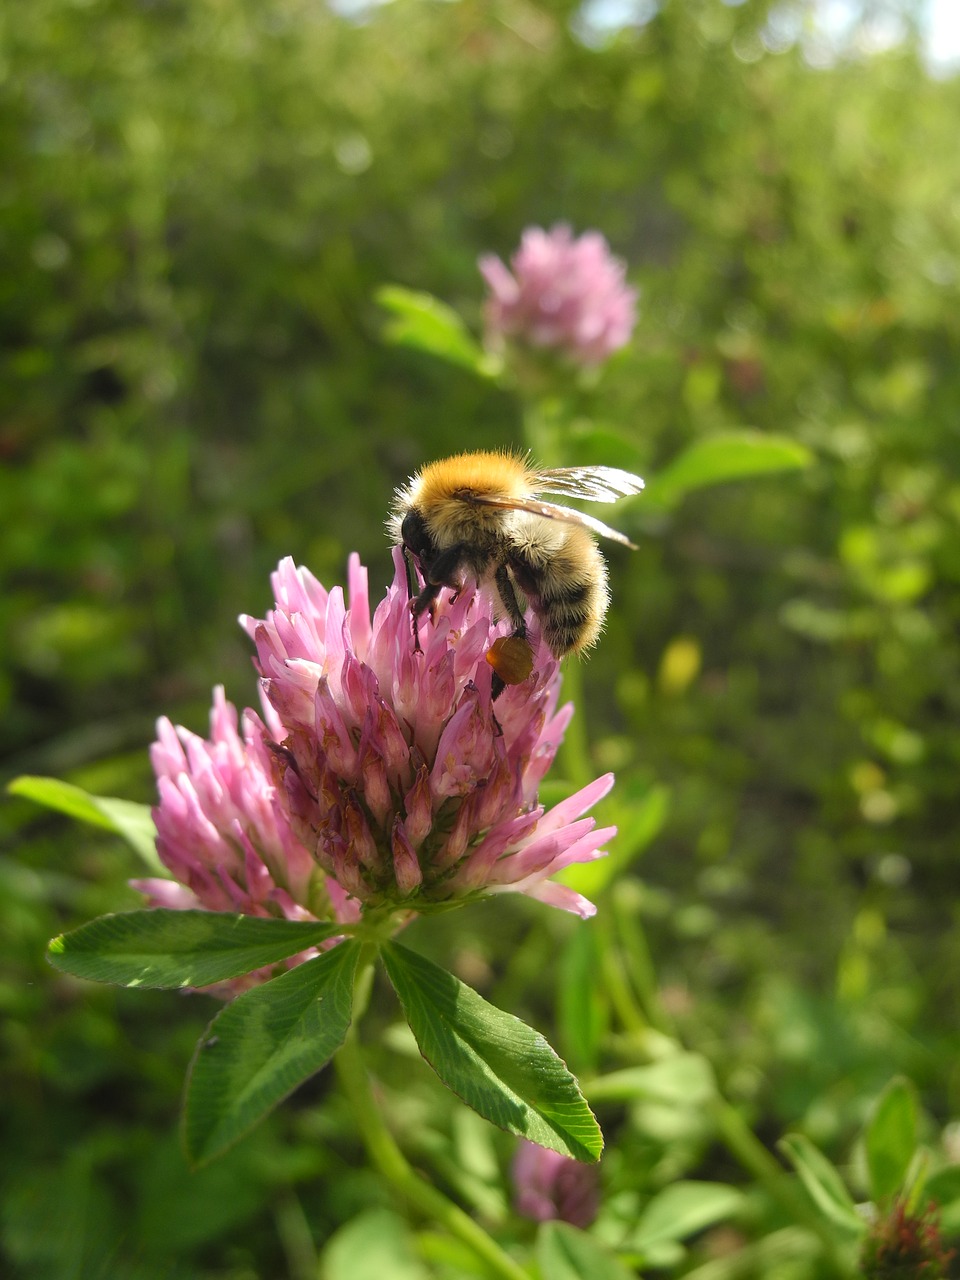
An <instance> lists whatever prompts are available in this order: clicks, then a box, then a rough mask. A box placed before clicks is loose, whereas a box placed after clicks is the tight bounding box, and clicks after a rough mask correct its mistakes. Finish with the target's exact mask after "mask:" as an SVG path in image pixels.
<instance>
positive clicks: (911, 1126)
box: [864, 1077, 917, 1201]
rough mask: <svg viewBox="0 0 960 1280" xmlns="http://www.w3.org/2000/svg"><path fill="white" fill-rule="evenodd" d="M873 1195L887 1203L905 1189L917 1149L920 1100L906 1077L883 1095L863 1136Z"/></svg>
mask: <svg viewBox="0 0 960 1280" xmlns="http://www.w3.org/2000/svg"><path fill="white" fill-rule="evenodd" d="M864 1146H865V1148H866V1153H867V1168H868V1170H869V1172H870V1194H871V1196H872V1198H873V1199H874V1200H878V1201H879V1200H884V1199H886V1198H887V1197H889V1196H893V1195H896V1193H897V1192H898V1191H899V1190H900V1189H901V1187H902V1186H903V1181H904V1178H905V1177H906V1174H907V1170H908V1169H909V1167H910V1162H911V1160H912V1159H913V1156H914V1152H915V1151H916V1146H917V1100H916V1096H915V1095H914V1091H913V1087H912V1085H911V1084H910V1082H909V1081H908V1080H905V1079H903V1077H898V1078H897V1079H894V1080H891V1081H890V1083H889V1084H888V1085H887V1087H886V1089H884V1091H883V1093H882V1094H881V1095H880V1097H879V1099H878V1101H877V1105H876V1108H875V1110H874V1112H873V1115H872V1117H871V1118H870V1121H869V1123H868V1125H867V1129H866V1133H865V1134H864Z"/></svg>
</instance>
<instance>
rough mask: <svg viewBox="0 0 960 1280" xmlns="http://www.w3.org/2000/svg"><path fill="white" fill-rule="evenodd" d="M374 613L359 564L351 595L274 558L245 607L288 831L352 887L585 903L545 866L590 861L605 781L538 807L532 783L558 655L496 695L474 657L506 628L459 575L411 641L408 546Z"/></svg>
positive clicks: (407, 903) (588, 911)
mask: <svg viewBox="0 0 960 1280" xmlns="http://www.w3.org/2000/svg"><path fill="white" fill-rule="evenodd" d="M394 562H395V570H396V571H395V575H394V581H393V583H392V585H391V586H390V588H389V589H388V591H387V594H386V597H385V598H384V599H383V600H382V601H381V602H380V604H379V605H378V606H377V609H376V611H375V613H374V615H373V618H372V620H371V617H370V608H369V603H368V596H367V575H366V570H365V569H363V568H362V567H361V565H360V562H359V560H358V558H357V557H356V556H352V557H351V559H350V566H349V575H348V577H349V597H348V599H349V604H347V603H346V602H345V601H344V597H343V592H342V591H341V590H340V589H339V588H334V589H333V590H332V591H330V592H329V593H328V592H327V591H325V590H324V588H323V587H322V586H321V585H320V583H319V582H317V580H316V579H315V578H314V577H313V575H312V574H311V573H309V571H308V570H306V569H298V568H297V567H296V565H295V564H294V563H293V561H292V560H289V559H288V560H284V561H283V562H282V563H281V564H280V566H279V568H278V570H277V572H276V573H275V574H274V576H273V587H274V592H275V595H276V600H277V603H276V607H275V609H273V610H272V611H271V612H270V613H268V615H267V617H266V618H265V619H264V620H263V621H258V620H256V619H253V618H244V619H241V621H242V623H243V625H244V626H245V627H246V629H247V631H248V632H249V634H250V636H251V637H252V639H253V641H254V643H255V644H256V647H257V666H258V667H259V670H260V672H261V675H262V677H263V680H262V685H263V691H264V695H265V698H266V700H267V702H268V703H269V705H270V706H271V707H272V708H273V711H274V713H275V715H276V717H277V719H278V721H279V722H280V724H281V725H282V726H283V732H284V734H285V736H284V737H283V739H282V742H281V750H280V751H279V752H275V753H274V759H275V760H276V762H277V769H278V794H277V803H278V805H279V806H280V807H281V808H282V809H283V811H284V813H285V814H286V815H287V816H288V817H289V820H290V825H291V827H292V830H293V832H294V834H295V835H296V837H297V838H298V839H299V840H300V841H301V842H302V845H303V847H304V848H305V849H307V850H309V852H310V855H311V857H312V858H314V859H315V860H316V862H317V864H318V865H319V866H320V867H321V868H322V869H323V871H324V872H326V874H327V875H328V876H330V877H332V878H333V879H334V880H335V881H336V882H337V883H338V884H339V885H340V886H341V887H342V888H343V889H344V890H345V891H346V892H347V893H348V894H349V895H351V897H352V898H355V899H357V900H359V901H360V902H362V903H364V904H366V905H368V906H374V907H393V908H401V907H405V908H409V909H412V910H420V911H422V910H429V909H430V908H431V907H433V906H437V905H439V904H445V903H449V902H451V901H453V900H454V899H457V898H465V897H474V896H478V895H485V894H491V893H504V892H515V893H526V894H528V895H530V896H531V897H534V898H539V899H540V900H541V901H544V902H548V903H550V904H552V905H554V906H558V907H562V908H564V909H565V910H567V911H574V912H577V913H578V914H580V915H582V916H588V915H592V914H593V912H594V908H593V906H592V904H591V903H589V902H587V901H586V900H585V899H584V898H582V897H581V896H580V895H579V894H578V893H575V892H574V891H573V890H572V889H570V888H567V887H566V886H564V885H559V884H556V883H554V882H553V881H552V880H551V879H550V877H551V876H552V875H554V874H555V873H556V872H558V871H560V870H561V869H562V868H563V867H566V866H568V865H570V864H571V863H574V862H586V861H590V860H592V859H594V858H596V857H599V856H601V852H602V851H601V846H602V845H603V843H604V841H605V840H606V839H608V838H609V837H610V836H611V835H612V834H613V833H614V828H610V827H608V828H603V829H599V830H598V829H596V828H595V823H594V820H593V819H592V818H584V817H583V816H582V815H583V814H584V813H585V812H586V810H587V809H589V808H590V807H591V806H592V805H593V804H595V803H596V801H597V800H599V799H600V798H601V796H603V795H605V794H606V793H607V791H609V789H610V787H611V785H612V783H613V778H612V776H611V775H609V774H608V775H606V776H604V777H602V778H598V779H597V780H596V781H595V782H593V783H591V784H590V785H589V786H587V787H584V788H583V789H582V790H580V791H578V792H577V793H576V794H575V795H573V796H571V797H570V798H569V799H567V800H564V801H563V802H561V803H560V804H558V805H556V806H555V807H554V808H553V809H551V810H549V811H548V812H544V810H543V808H542V807H541V806H540V805H539V804H538V801H537V788H538V786H539V783H540V780H541V778H542V777H543V775H544V774H545V773H546V771H547V769H548V768H549V766H550V764H551V762H552V760H553V757H554V755H555V754H556V751H557V747H558V746H559V744H560V741H561V738H562V737H563V731H564V728H565V727H566V724H567V722H568V721H569V719H570V716H571V715H572V712H573V708H572V707H571V706H566V707H564V708H562V709H561V710H559V711H558V710H557V697H558V694H559V685H560V679H559V674H558V670H557V664H556V662H555V661H554V659H553V658H552V657H551V656H550V653H549V651H548V650H547V648H546V646H545V645H543V644H542V643H541V644H539V646H538V648H537V652H536V655H535V662H534V671H533V674H532V675H531V676H530V677H529V679H527V680H526V681H524V682H523V683H522V684H520V685H512V686H509V687H508V688H507V689H506V690H505V691H504V692H503V694H502V696H501V697H499V698H498V699H497V702H496V709H495V710H494V705H493V700H492V696H491V678H492V669H491V667H490V665H489V664H488V662H487V661H486V654H487V652H488V651H489V649H490V647H491V645H492V644H493V642H494V640H495V639H497V637H498V636H499V635H501V634H503V630H504V628H503V626H500V625H498V624H495V623H494V622H493V621H492V612H493V600H492V597H491V595H490V594H489V593H488V592H487V591H481V590H479V589H477V588H475V587H472V586H467V587H465V588H464V589H463V590H462V591H461V592H460V593H459V595H457V597H456V598H455V599H454V598H450V597H449V596H447V595H444V596H443V597H441V599H440V600H439V601H438V602H437V607H436V609H435V611H434V616H433V618H431V619H425V620H424V621H422V622H421V624H420V628H421V635H420V643H421V646H422V649H423V652H422V653H417V652H415V647H414V643H413V637H412V632H411V618H410V607H409V599H408V591H407V582H406V573H405V568H404V563H403V556H402V553H401V551H400V550H399V548H397V549H396V550H395V552H394Z"/></svg>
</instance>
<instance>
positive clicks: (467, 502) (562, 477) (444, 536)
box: [388, 452, 643, 692]
mask: <svg viewBox="0 0 960 1280" xmlns="http://www.w3.org/2000/svg"><path fill="white" fill-rule="evenodd" d="M642 488H643V481H642V480H641V479H640V477H639V476H635V475H632V474H631V473H630V472H629V471H621V470H619V469H618V468H616V467H559V468H553V469H545V470H542V469H540V468H537V467H534V466H532V465H531V463H530V461H529V459H527V458H523V457H520V456H518V455H516V454H513V453H493V452H489V453H488V452H481V453H460V454H457V455H456V456H455V457H453V458H446V459H444V460H443V461H441V462H433V463H430V464H429V465H428V466H426V467H424V468H423V469H422V470H421V471H418V472H417V474H416V475H415V476H413V477H412V478H411V479H410V480H409V481H408V482H407V484H406V485H404V486H403V487H402V488H400V489H398V490H397V491H396V493H395V495H394V502H393V511H392V514H391V517H390V519H389V521H388V529H389V532H390V536H391V537H392V539H393V540H394V541H395V542H396V543H397V544H398V545H400V546H402V547H403V549H404V553H405V554H407V555H408V556H409V555H412V556H413V557H414V559H415V560H416V562H417V565H418V566H419V569H420V573H421V575H422V577H423V587H422V589H421V590H420V592H419V594H418V595H416V596H415V598H414V599H413V600H412V604H411V610H412V613H413V632H414V642H415V645H416V647H417V648H418V649H419V640H418V638H417V624H418V622H419V619H420V618H421V617H422V616H423V614H424V613H425V612H426V611H427V610H428V609H429V608H430V606H431V605H432V604H433V602H434V600H436V598H437V596H438V595H439V594H440V592H441V590H442V589H443V588H444V587H449V588H450V589H451V590H452V591H459V590H461V588H462V587H463V585H464V583H465V582H466V581H467V580H468V579H472V580H473V581H475V582H478V583H492V585H493V586H494V588H495V590H496V593H497V596H498V597H499V600H500V603H501V605H502V607H503V611H504V613H505V614H506V615H507V617H508V618H509V619H510V621H511V623H512V624H513V635H512V637H511V639H512V640H514V641H519V640H525V639H526V635H527V623H526V617H525V611H524V605H523V603H521V601H524V602H525V603H526V604H529V606H530V608H531V609H532V610H533V613H534V615H535V616H536V618H537V620H538V622H539V624H540V628H541V630H542V633H543V638H544V640H545V641H546V644H547V647H548V648H549V649H550V652H551V653H552V654H553V655H554V657H555V658H562V657H563V656H564V655H565V654H568V653H580V652H582V651H583V650H584V649H589V648H590V646H591V645H593V644H595V643H596V641H597V638H598V637H599V635H600V631H601V629H602V627H603V620H604V617H605V616H606V612H607V606H608V604H609V602H610V593H609V591H608V588H607V566H606V562H605V561H604V559H603V556H602V555H601V554H600V550H599V548H598V546H597V544H596V542H595V541H594V538H593V535H594V534H601V535H602V536H603V537H606V538H612V539H613V540H614V541H615V542H621V543H623V544H624V545H625V546H628V547H633V545H634V544H633V543H632V542H631V541H630V540H629V538H626V537H625V536H624V535H623V534H622V533H618V532H617V530H616V529H611V528H609V526H608V525H605V524H603V523H602V522H601V521H599V520H596V519H594V518H593V516H588V515H584V514H583V512H580V511H574V510H572V509H571V508H570V507H564V506H560V505H559V504H557V503H554V502H545V501H544V500H543V499H542V498H541V496H540V495H541V494H551V495H554V494H555V495H559V496H562V497H567V498H582V499H585V500H587V501H590V502H616V501H617V499H618V498H622V497H626V496H629V495H630V494H635V493H639V492H640V491H641V489H642ZM411 595H413V591H412V590H411ZM495 650H496V646H495V647H494V648H493V649H491V651H490V654H488V655H487V656H488V660H489V661H490V663H491V665H492V666H493V667H494V671H495V681H497V680H499V687H498V688H497V690H496V692H500V691H501V690H502V686H503V684H504V683H508V684H513V683H519V682H520V680H521V679H525V678H526V677H525V675H523V676H518V675H517V674H514V672H517V671H519V670H521V669H522V668H523V666H524V665H525V664H524V663H523V662H520V663H519V664H517V663H516V662H515V661H514V658H515V657H516V655H517V650H518V646H517V645H516V644H514V645H512V646H507V652H508V653H509V654H510V660H509V662H504V663H503V666H504V672H506V674H505V675H504V674H503V673H501V671H500V669H499V668H500V666H501V658H500V657H499V656H498V655H499V654H500V653H502V652H503V649H502V648H501V650H496V652H495ZM491 655H493V656H491ZM527 674H529V667H527Z"/></svg>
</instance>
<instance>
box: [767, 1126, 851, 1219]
mask: <svg viewBox="0 0 960 1280" xmlns="http://www.w3.org/2000/svg"><path fill="white" fill-rule="evenodd" d="M777 1145H778V1146H779V1148H780V1150H781V1151H782V1152H783V1153H784V1155H785V1156H786V1157H787V1159H788V1160H789V1161H790V1163H791V1164H792V1165H793V1167H794V1168H795V1169H796V1171H797V1173H798V1174H799V1175H800V1181H801V1182H802V1183H803V1185H804V1186H805V1187H806V1189H807V1192H808V1194H809V1196H810V1199H811V1200H812V1201H813V1202H814V1204H815V1205H816V1206H817V1208H818V1209H819V1210H820V1212H821V1213H822V1214H823V1216H824V1217H825V1218H828V1219H829V1220H830V1221H831V1222H832V1223H834V1225H835V1226H838V1227H842V1228H843V1229H844V1231H847V1232H850V1233H851V1234H855V1235H862V1234H863V1232H864V1231H865V1229H866V1225H867V1224H866V1222H865V1221H864V1219H863V1218H862V1217H861V1216H860V1214H859V1213H857V1209H856V1205H855V1204H854V1202H853V1198H852V1197H851V1195H850V1192H849V1191H848V1190H847V1188H846V1186H845V1185H844V1181H843V1179H842V1178H841V1177H840V1174H839V1173H838V1172H837V1170H836V1169H835V1168H834V1166H833V1165H832V1164H831V1163H830V1161H829V1160H828V1159H827V1157H826V1156H825V1155H824V1154H823V1152H822V1151H820V1150H818V1148H817V1147H815V1146H814V1145H813V1143H812V1142H811V1141H810V1139H809V1138H806V1137H804V1135H803V1134H802V1133H791V1134H788V1135H787V1136H786V1137H785V1138H781V1139H780V1141H779V1143H778V1144H777Z"/></svg>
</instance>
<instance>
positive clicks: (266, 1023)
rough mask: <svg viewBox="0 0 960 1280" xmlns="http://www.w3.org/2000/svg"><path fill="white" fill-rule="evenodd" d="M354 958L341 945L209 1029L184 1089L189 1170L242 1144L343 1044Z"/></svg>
mask: <svg viewBox="0 0 960 1280" xmlns="http://www.w3.org/2000/svg"><path fill="white" fill-rule="evenodd" d="M359 955H360V943H359V942H356V941H350V942H341V943H340V944H339V945H338V946H335V947H333V948H332V949H331V950H330V951H325V952H324V953H323V954H322V955H320V956H317V957H316V958H315V959H313V960H307V961H305V962H304V963H303V964H301V965H298V966H297V968H295V969H291V970H290V971H289V973H285V974H282V975H281V976H280V977H279V978H274V979H273V981H272V982H266V983H264V984H263V985H262V986H259V987H254V988H253V989H252V990H251V991H247V992H245V993H244V994H243V995H242V996H238V997H237V998H236V1000H234V1001H233V1002H232V1003H231V1004H228V1005H227V1007H226V1008H225V1009H224V1010H223V1011H222V1012H221V1013H219V1014H218V1015H217V1017H216V1018H214V1020H213V1022H211V1023H210V1026H209V1027H208V1028H207V1031H206V1033H205V1034H204V1037H203V1039H202V1040H201V1041H200V1043H199V1045H198V1046H197V1052H196V1054H195V1055H194V1059H193V1063H192V1064H191V1067H190V1075H189V1078H188V1081H187V1096H186V1102H185V1105H184V1113H183V1135H184V1145H185V1147H186V1152H187V1157H188V1159H189V1160H190V1161H191V1163H192V1164H194V1165H201V1164H205V1163H206V1162H207V1161H208V1160H212V1159H213V1158H214V1157H215V1156H218V1155H220V1154H221V1153H222V1152H223V1151H225V1150H226V1149H227V1147H229V1146H231V1145H232V1144H233V1143H234V1142H236V1141H237V1140H238V1139H239V1138H241V1137H243V1135H244V1134H245V1133H246V1132H247V1131H248V1130H249V1129H251V1128H253V1126H254V1125H255V1124H257V1123H258V1122H259V1121H260V1120H262V1119H263V1117H264V1116H265V1115H266V1114H267V1113H268V1112H269V1111H271V1110H272V1109H273V1108H274V1107H275V1106H276V1105H277V1103H278V1102H280V1101H281V1100H282V1099H283V1098H285V1097H286V1096H287V1094H289V1093H292V1092H293V1090H294V1089H296V1088H297V1086H298V1085H300V1084H302V1083H303V1081H304V1080H306V1079H308V1077H310V1076H312V1075H314V1074H315V1073H316V1072H317V1071H319V1070H320V1068H321V1067H322V1066H324V1065H325V1064H326V1063H327V1062H328V1061H329V1059H330V1058H331V1057H332V1055H333V1054H334V1053H335V1052H336V1050H337V1049H339V1047H340V1045H341V1044H343V1038H344V1036H345V1035H346V1034H347V1028H348V1027H349V1026H350V1016H351V1011H352V1004H353V977H354V973H355V971H356V967H357V960H358V958H359Z"/></svg>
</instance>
